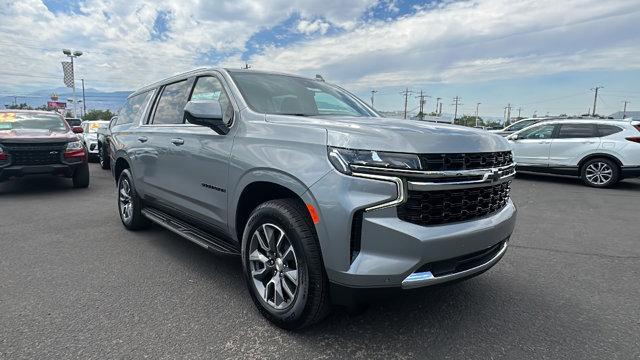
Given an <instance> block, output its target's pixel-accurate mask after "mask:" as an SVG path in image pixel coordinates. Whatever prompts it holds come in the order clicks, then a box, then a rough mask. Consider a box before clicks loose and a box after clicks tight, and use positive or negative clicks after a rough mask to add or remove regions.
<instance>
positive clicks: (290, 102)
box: [230, 72, 377, 116]
mask: <svg viewBox="0 0 640 360" xmlns="http://www.w3.org/2000/svg"><path fill="white" fill-rule="evenodd" d="M230 73H231V77H232V78H233V80H234V82H235V83H236V85H237V86H238V89H239V90H240V92H241V93H242V96H243V97H244V99H245V100H246V101H247V104H248V105H249V107H250V108H251V109H253V110H254V111H257V112H260V113H265V114H280V115H297V116H318V115H325V116H327V115H328V116H377V115H376V114H375V113H374V112H373V111H371V110H369V109H367V108H366V107H365V106H364V105H362V103H361V102H360V101H359V100H358V99H357V98H355V97H354V96H353V95H351V94H349V93H347V92H346V91H344V90H341V89H340V88H337V87H335V86H331V85H329V84H326V83H324V82H322V81H318V80H310V79H303V78H298V77H294V76H287V75H277V74H262V73H251V72H230Z"/></svg>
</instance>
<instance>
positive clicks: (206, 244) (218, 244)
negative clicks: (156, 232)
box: [142, 208, 240, 255]
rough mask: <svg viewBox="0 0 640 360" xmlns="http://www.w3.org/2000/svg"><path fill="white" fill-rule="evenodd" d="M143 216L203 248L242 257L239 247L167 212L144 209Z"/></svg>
mask: <svg viewBox="0 0 640 360" xmlns="http://www.w3.org/2000/svg"><path fill="white" fill-rule="evenodd" d="M142 215H144V216H145V217H147V218H148V219H149V220H151V221H153V222H154V223H156V224H158V225H160V226H162V227H164V228H166V229H167V230H170V231H172V232H174V233H176V234H178V235H180V236H182V237H184V238H185V239H187V240H189V241H191V242H193V243H195V244H197V245H200V246H202V247H203V248H205V249H207V250H210V251H213V252H217V253H221V254H225V255H240V251H239V249H238V247H237V246H234V245H233V244H231V243H229V242H228V241H225V240H222V239H220V238H218V237H215V236H213V235H211V234H209V233H206V232H204V231H202V230H200V229H198V228H196V227H194V226H193V225H191V224H188V223H186V222H184V221H182V220H179V219H177V218H175V217H173V216H171V215H169V214H167V213H165V212H162V211H160V210H157V209H154V208H144V209H142Z"/></svg>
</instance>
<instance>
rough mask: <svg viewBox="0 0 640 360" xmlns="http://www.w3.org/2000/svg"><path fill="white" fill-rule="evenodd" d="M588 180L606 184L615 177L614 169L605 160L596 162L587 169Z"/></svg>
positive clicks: (593, 182) (597, 183) (596, 183)
mask: <svg viewBox="0 0 640 360" xmlns="http://www.w3.org/2000/svg"><path fill="white" fill-rule="evenodd" d="M585 176H586V178H587V181H589V182H590V183H592V184H595V185H604V184H606V183H608V182H609V181H611V179H612V178H613V169H611V167H610V166H609V164H607V163H605V162H601V161H598V162H594V163H592V164H589V165H588V166H587V169H586V171H585Z"/></svg>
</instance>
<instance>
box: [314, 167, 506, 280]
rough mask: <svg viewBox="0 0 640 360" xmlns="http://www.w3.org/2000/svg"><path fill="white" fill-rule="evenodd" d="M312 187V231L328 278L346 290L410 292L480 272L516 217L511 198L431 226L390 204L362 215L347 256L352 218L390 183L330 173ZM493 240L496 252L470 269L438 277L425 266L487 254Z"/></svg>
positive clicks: (384, 195) (390, 189)
mask: <svg viewBox="0 0 640 360" xmlns="http://www.w3.org/2000/svg"><path fill="white" fill-rule="evenodd" d="M311 191H312V192H313V198H314V199H315V200H316V202H317V204H318V207H319V212H320V219H321V221H320V223H319V224H318V225H317V226H316V230H317V232H318V237H319V240H320V245H321V248H322V254H323V258H324V262H325V268H326V271H327V276H328V277H329V280H330V281H331V282H332V283H333V284H334V285H338V286H342V287H348V288H402V289H409V288H415V287H421V286H427V285H433V284H437V283H442V282H448V281H452V280H456V279H459V278H465V277H469V276H473V275H474V274H476V273H481V272H483V271H485V270H487V269H488V268H490V267H492V266H493V265H495V264H496V263H497V262H498V261H499V260H500V258H501V257H502V256H503V255H504V252H505V251H506V246H507V241H508V239H509V237H510V236H511V233H512V232H513V230H514V227H515V221H516V208H515V206H514V204H513V202H512V201H511V200H508V201H507V204H506V205H505V206H504V207H502V208H501V209H500V210H498V211H497V212H494V213H492V214H491V215H488V216H485V217H481V218H476V219H473V220H469V221H462V222H456V223H448V224H443V225H433V226H423V225H418V224H413V223H410V222H407V221H403V220H401V219H400V218H399V217H398V213H397V208H395V207H389V208H383V209H377V210H372V211H366V212H363V213H362V220H361V221H362V225H361V231H360V234H359V235H360V244H358V246H359V251H358V252H357V256H355V257H353V256H352V251H351V250H352V249H351V248H352V243H353V241H352V238H353V233H352V223H353V219H354V215H355V214H356V213H357V212H358V211H361V210H362V209H364V208H368V207H370V206H371V205H372V204H378V203H380V202H381V201H384V200H389V199H392V198H394V197H396V196H397V187H396V185H395V184H393V183H390V182H385V181H377V180H373V179H363V178H356V177H351V176H345V175H342V174H339V173H337V172H336V173H330V174H328V175H327V176H325V177H324V178H323V179H321V180H320V181H318V182H317V183H316V184H314V185H313V186H312V188H311ZM335 194H347V196H336V195H335ZM499 244H503V245H500V247H499V249H498V251H497V252H496V253H495V254H489V255H490V256H488V257H486V258H483V259H482V260H484V261H481V262H480V263H475V264H474V265H473V266H471V267H463V268H462V270H458V268H455V267H454V270H453V271H452V272H449V273H444V274H443V273H442V272H440V273H439V274H436V273H434V272H430V271H429V270H428V269H429V268H430V266H431V264H442V263H444V262H447V261H454V260H455V259H459V258H464V257H465V256H469V255H473V254H476V253H479V252H483V251H488V249H491V248H493V247H496V246H498V245H499ZM502 246H504V248H502Z"/></svg>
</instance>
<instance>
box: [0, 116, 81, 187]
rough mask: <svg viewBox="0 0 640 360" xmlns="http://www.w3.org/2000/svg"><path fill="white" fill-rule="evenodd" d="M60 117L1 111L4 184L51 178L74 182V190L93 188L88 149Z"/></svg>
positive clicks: (0, 171) (0, 172) (78, 130)
mask: <svg viewBox="0 0 640 360" xmlns="http://www.w3.org/2000/svg"><path fill="white" fill-rule="evenodd" d="M78 133H82V128H81V127H74V128H71V127H70V126H69V124H67V122H66V121H65V119H64V118H63V117H62V116H61V115H59V114H56V113H53V112H47V111H30V110H0V181H3V180H7V179H12V178H18V177H22V176H26V175H35V174H38V175H41V174H50V175H55V176H64V177H67V178H70V179H73V186H74V187H76V188H86V187H88V186H89V165H88V161H87V149H86V148H85V147H84V145H83V143H82V141H80V140H79V139H78V136H77V135H76V134H78Z"/></svg>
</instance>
